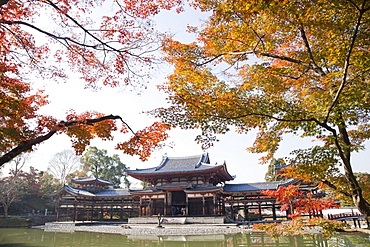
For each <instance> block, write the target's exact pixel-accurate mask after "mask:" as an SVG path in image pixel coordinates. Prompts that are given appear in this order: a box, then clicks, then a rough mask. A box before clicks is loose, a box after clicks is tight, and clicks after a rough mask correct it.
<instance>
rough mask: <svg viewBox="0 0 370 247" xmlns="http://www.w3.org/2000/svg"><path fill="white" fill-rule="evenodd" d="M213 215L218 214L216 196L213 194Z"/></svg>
mask: <svg viewBox="0 0 370 247" xmlns="http://www.w3.org/2000/svg"><path fill="white" fill-rule="evenodd" d="M213 214H214V215H216V214H217V204H216V195H215V194H213Z"/></svg>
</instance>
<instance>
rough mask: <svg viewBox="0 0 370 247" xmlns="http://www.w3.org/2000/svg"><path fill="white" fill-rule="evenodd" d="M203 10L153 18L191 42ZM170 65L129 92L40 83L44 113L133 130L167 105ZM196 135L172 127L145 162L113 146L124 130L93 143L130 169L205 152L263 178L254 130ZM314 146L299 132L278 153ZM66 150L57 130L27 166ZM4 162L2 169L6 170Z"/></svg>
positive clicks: (241, 173) (362, 166) (364, 167)
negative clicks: (90, 114)
mask: <svg viewBox="0 0 370 247" xmlns="http://www.w3.org/2000/svg"><path fill="white" fill-rule="evenodd" d="M206 17H207V14H202V13H199V12H196V11H194V10H187V11H186V12H185V13H181V14H176V13H174V12H170V11H163V12H162V13H161V14H160V15H159V16H158V17H156V18H155V19H156V22H157V27H158V28H160V29H161V30H162V31H171V32H173V33H174V34H175V38H176V39H178V40H181V41H182V42H191V41H193V39H194V37H193V36H192V35H190V34H187V33H186V32H185V31H184V30H186V26H187V25H188V24H190V25H197V24H198V23H199V22H200V21H201V20H205V19H206ZM170 72H171V70H170V68H166V67H163V68H162V69H161V70H159V71H157V73H156V74H155V75H154V77H153V78H152V79H151V81H150V82H149V84H148V88H147V89H146V90H143V91H142V93H141V94H138V93H137V92H135V91H131V88H103V89H102V90H100V91H91V90H89V89H84V83H83V82H82V81H81V80H80V79H79V78H78V77H77V76H74V75H70V79H69V80H68V82H67V83H56V82H54V81H44V82H42V85H43V87H44V88H45V90H46V93H47V94H48V95H49V101H50V104H49V105H47V106H45V107H43V109H42V110H41V112H42V113H45V114H49V115H52V116H54V117H56V118H58V119H60V120H63V119H65V116H66V112H67V111H68V110H69V109H74V110H75V111H76V112H84V111H92V110H94V111H97V112H102V113H104V114H106V115H109V114H113V115H120V116H121V117H122V118H123V119H124V121H125V122H126V123H127V124H129V126H130V127H131V128H132V129H133V130H134V131H137V130H140V129H142V128H144V127H146V126H149V125H150V124H152V123H153V121H155V120H158V119H154V118H153V117H151V116H149V115H147V114H145V113H143V112H145V111H149V110H152V109H155V108H157V107H162V106H164V105H165V104H166V100H165V98H166V95H165V94H164V93H163V92H160V91H158V90H157V88H156V85H160V84H163V83H164V82H165V77H166V75H167V74H168V73H170ZM198 134H200V130H180V129H174V130H171V131H170V132H169V136H170V138H169V140H168V141H167V142H170V143H172V145H173V147H172V148H171V147H165V148H163V149H161V150H157V151H155V152H154V153H153V154H152V156H151V157H150V158H149V160H148V161H146V162H142V161H140V160H139V158H138V157H135V156H134V157H132V156H129V155H124V154H122V152H120V151H118V150H115V149H114V146H115V144H116V143H117V142H121V141H125V140H127V139H128V138H129V136H128V135H126V136H123V135H120V134H117V135H116V136H115V139H114V140H113V141H100V140H93V141H92V143H91V146H96V147H97V148H99V149H106V150H107V151H108V155H113V154H118V155H120V158H121V161H122V162H123V163H124V164H126V165H127V166H128V167H130V169H136V168H148V167H154V166H158V165H159V164H160V162H161V160H162V157H163V155H167V156H169V157H183V156H193V155H199V154H202V153H203V152H208V153H209V156H210V161H211V164H216V163H217V164H222V163H224V162H226V166H227V169H228V172H229V173H230V174H231V175H234V176H235V179H234V181H231V183H248V182H261V181H264V176H265V173H266V171H267V165H261V164H259V160H258V159H259V158H260V157H262V156H263V155H262V154H252V153H249V152H247V151H246V148H247V147H250V146H251V145H252V143H253V141H254V138H255V132H251V133H250V134H248V135H245V134H243V135H242V134H237V133H234V132H229V133H227V134H226V135H223V136H219V142H217V143H215V145H214V147H211V148H210V149H208V150H205V151H204V150H202V149H201V146H200V145H199V144H197V143H196V142H195V141H194V139H195V137H196V136H197V135H198ZM310 145H312V142H311V141H310V140H303V139H300V138H298V137H292V136H286V138H285V139H284V140H283V142H282V144H281V146H280V149H279V151H278V152H277V154H276V156H275V157H276V158H280V157H284V156H287V155H289V153H290V152H291V151H292V150H293V149H296V148H307V147H309V146H310ZM64 149H72V147H71V143H70V141H69V139H68V137H67V136H65V135H62V134H61V135H57V136H53V137H52V138H51V139H49V140H47V141H45V142H44V143H42V144H41V145H39V147H38V148H37V150H36V151H35V152H33V153H32V154H31V159H30V161H29V166H33V167H35V168H37V169H38V170H46V169H47V167H48V163H49V161H50V160H51V158H52V157H53V156H54V155H55V154H56V153H58V152H61V151H63V150H64ZM368 156H369V151H368V150H366V151H365V152H362V153H361V154H355V155H354V157H353V164H354V170H355V171H361V172H370V171H369V168H368V161H367V157H368ZM9 167H10V166H9V165H6V166H5V169H4V173H6V170H7V169H9ZM135 186H139V182H138V181H135V180H133V187H135Z"/></svg>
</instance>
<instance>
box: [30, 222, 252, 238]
mask: <svg viewBox="0 0 370 247" xmlns="http://www.w3.org/2000/svg"><path fill="white" fill-rule="evenodd" d="M37 228H40V229H44V230H45V231H52V232H75V231H83V232H99V233H113V234H123V235H156V236H167V235H212V234H236V233H250V232H252V230H251V229H250V227H248V226H236V225H227V224H224V225H204V224H188V225H173V224H171V225H163V227H157V226H156V225H143V224H137V225H132V224H130V225H128V224H123V225H81V226H76V225H74V224H72V223H71V224H68V223H47V224H45V225H44V226H39V227H37Z"/></svg>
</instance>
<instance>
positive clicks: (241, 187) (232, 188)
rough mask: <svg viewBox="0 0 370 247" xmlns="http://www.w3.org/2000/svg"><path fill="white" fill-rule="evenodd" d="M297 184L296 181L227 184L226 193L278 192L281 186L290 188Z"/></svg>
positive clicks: (225, 186)
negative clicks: (289, 186)
mask: <svg viewBox="0 0 370 247" xmlns="http://www.w3.org/2000/svg"><path fill="white" fill-rule="evenodd" d="M294 182H296V180H294V179H287V180H283V181H273V182H257V183H242V184H225V185H224V187H223V189H224V192H246V191H259V190H277V189H278V188H279V187H280V186H288V185H289V184H293V183H294Z"/></svg>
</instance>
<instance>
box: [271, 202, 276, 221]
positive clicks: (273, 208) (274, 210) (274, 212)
mask: <svg viewBox="0 0 370 247" xmlns="http://www.w3.org/2000/svg"><path fill="white" fill-rule="evenodd" d="M272 219H273V220H276V207H275V203H274V202H273V203H272Z"/></svg>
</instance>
